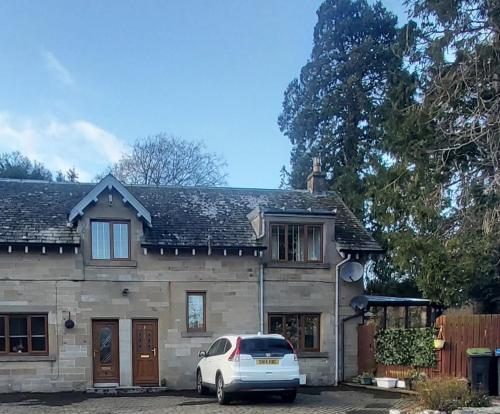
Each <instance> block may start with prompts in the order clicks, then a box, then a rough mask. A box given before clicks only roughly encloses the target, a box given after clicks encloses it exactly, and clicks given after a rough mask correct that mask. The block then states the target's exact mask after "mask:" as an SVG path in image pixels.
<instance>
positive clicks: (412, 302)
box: [350, 295, 432, 311]
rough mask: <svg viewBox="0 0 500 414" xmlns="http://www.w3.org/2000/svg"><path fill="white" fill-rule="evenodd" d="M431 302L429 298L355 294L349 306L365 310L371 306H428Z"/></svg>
mask: <svg viewBox="0 0 500 414" xmlns="http://www.w3.org/2000/svg"><path fill="white" fill-rule="evenodd" d="M431 304H432V303H431V301H430V300H429V299H422V298H400V297H395V296H374V295H360V296H356V297H354V298H352V300H351V303H350V305H351V307H352V308H353V309H355V310H357V311H363V310H367V309H368V308H370V307H371V306H430V305H431Z"/></svg>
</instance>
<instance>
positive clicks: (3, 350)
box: [0, 316, 5, 352]
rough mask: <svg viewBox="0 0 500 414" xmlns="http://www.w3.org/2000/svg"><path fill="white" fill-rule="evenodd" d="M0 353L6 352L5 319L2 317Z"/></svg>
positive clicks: (0, 320)
mask: <svg viewBox="0 0 500 414" xmlns="http://www.w3.org/2000/svg"><path fill="white" fill-rule="evenodd" d="M0 352H5V318H4V317H2V316H0Z"/></svg>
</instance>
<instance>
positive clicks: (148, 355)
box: [132, 320, 158, 386]
mask: <svg viewBox="0 0 500 414" xmlns="http://www.w3.org/2000/svg"><path fill="white" fill-rule="evenodd" d="M132 362H133V373H134V385H150V386H158V321H156V320H133V321H132Z"/></svg>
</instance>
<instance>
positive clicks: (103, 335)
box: [99, 327, 113, 364]
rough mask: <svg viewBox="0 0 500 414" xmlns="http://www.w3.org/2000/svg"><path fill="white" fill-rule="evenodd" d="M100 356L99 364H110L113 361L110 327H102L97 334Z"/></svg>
mask: <svg viewBox="0 0 500 414" xmlns="http://www.w3.org/2000/svg"><path fill="white" fill-rule="evenodd" d="M99 344H100V347H99V348H100V356H99V360H100V362H101V364H111V363H112V362H113V352H112V346H113V334H112V332H111V329H110V328H108V327H104V328H102V329H101V332H100V334H99Z"/></svg>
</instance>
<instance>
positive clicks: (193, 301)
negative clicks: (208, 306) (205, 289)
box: [188, 294, 205, 330]
mask: <svg viewBox="0 0 500 414" xmlns="http://www.w3.org/2000/svg"><path fill="white" fill-rule="evenodd" d="M204 298H205V296H204V295H197V294H189V295H188V329H195V330H200V329H205V326H204V324H203V322H204V319H205V316H204V314H203V312H204V309H203V300H204Z"/></svg>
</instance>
